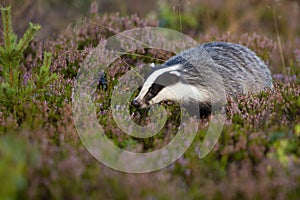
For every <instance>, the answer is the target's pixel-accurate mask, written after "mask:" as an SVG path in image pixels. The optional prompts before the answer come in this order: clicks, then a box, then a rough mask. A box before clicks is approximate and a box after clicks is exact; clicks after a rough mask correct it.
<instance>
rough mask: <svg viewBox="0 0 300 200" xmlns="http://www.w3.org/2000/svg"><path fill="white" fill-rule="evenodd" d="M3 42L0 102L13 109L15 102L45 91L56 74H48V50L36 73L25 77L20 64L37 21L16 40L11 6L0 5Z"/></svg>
mask: <svg viewBox="0 0 300 200" xmlns="http://www.w3.org/2000/svg"><path fill="white" fill-rule="evenodd" d="M1 13H2V23H3V40H4V45H3V46H0V66H1V71H0V78H1V79H0V103H1V104H3V105H4V106H5V107H6V108H7V109H8V110H9V111H12V112H15V111H16V109H17V106H18V105H22V102H24V101H27V100H30V98H31V96H34V95H36V94H39V93H41V92H43V91H44V89H45V87H46V86H47V85H48V84H49V83H50V82H51V81H52V80H54V79H56V78H57V75H56V74H51V75H50V74H49V67H50V64H51V57H52V56H51V53H47V52H45V53H44V60H43V65H42V66H41V67H40V69H39V70H38V72H37V73H35V74H33V75H32V76H31V77H29V78H27V77H26V75H25V70H24V69H22V67H21V61H22V59H23V58H24V51H25V49H26V48H27V47H28V45H29V43H30V42H31V41H32V40H33V37H34V35H35V33H36V32H37V31H38V30H39V29H40V28H41V26H40V25H38V24H32V23H30V24H29V28H28V29H27V30H26V32H25V34H24V35H23V37H22V38H21V39H20V40H19V41H17V35H16V34H15V33H14V32H13V30H12V23H11V9H10V7H5V8H3V7H2V8H1Z"/></svg>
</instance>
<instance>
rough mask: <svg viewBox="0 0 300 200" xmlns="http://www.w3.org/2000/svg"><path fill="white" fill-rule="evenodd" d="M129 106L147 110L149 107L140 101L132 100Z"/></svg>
mask: <svg viewBox="0 0 300 200" xmlns="http://www.w3.org/2000/svg"><path fill="white" fill-rule="evenodd" d="M131 105H133V106H134V107H136V108H147V107H148V106H149V105H148V104H146V103H144V102H142V101H139V100H138V99H134V100H133V101H132V102H131Z"/></svg>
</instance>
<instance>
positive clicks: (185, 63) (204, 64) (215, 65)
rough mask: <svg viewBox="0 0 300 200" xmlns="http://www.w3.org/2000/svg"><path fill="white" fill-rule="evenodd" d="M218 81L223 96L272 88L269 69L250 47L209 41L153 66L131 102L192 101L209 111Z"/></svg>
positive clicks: (143, 105) (143, 104) (139, 104)
mask: <svg viewBox="0 0 300 200" xmlns="http://www.w3.org/2000/svg"><path fill="white" fill-rule="evenodd" d="M211 69H213V70H216V71H217V73H218V74H219V75H220V77H221V78H220V79H222V80H218V79H217V78H216V76H214V75H212V74H211ZM214 79H216V80H214ZM220 81H222V84H223V85H224V88H225V93H226V95H228V96H231V97H233V98H235V97H237V96H238V95H239V94H248V93H254V94H255V93H258V92H260V91H262V90H265V89H266V88H272V87H273V84H272V77H271V73H270V70H269V69H268V67H267V66H266V64H265V63H264V62H263V61H262V60H261V59H260V58H259V57H258V56H257V55H256V54H255V53H254V52H253V51H252V50H250V49H249V48H247V47H245V46H243V45H240V44H234V43H229V42H210V43H204V44H201V45H199V46H197V47H194V48H190V49H187V50H184V51H182V52H181V53H179V54H177V55H175V56H174V57H171V58H170V59H169V60H167V61H166V62H165V63H163V64H162V65H158V66H153V69H152V72H151V73H150V74H149V76H148V77H147V78H146V79H145V82H144V84H143V86H142V87H141V90H140V92H139V94H138V96H137V97H136V98H134V99H133V101H132V102H131V103H132V105H133V106H135V107H136V108H141V109H143V108H149V107H150V106H151V105H153V104H158V103H160V102H162V101H179V102H189V101H194V102H197V103H198V104H199V106H200V108H205V109H206V112H210V110H209V109H210V107H211V104H212V103H215V102H217V101H218V95H217V94H218V89H219V86H220V85H219V84H217V83H218V82H220ZM208 87H210V88H212V89H211V90H213V91H214V92H211V91H209V89H208ZM212 95H214V96H212Z"/></svg>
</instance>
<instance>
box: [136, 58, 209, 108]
mask: <svg viewBox="0 0 300 200" xmlns="http://www.w3.org/2000/svg"><path fill="white" fill-rule="evenodd" d="M206 93H207V92H206ZM206 98H208V97H207V95H205V92H203V91H202V90H201V88H199V87H197V86H195V85H192V84H190V83H189V82H188V81H187V80H186V73H185V72H184V71H183V70H182V66H181V65H180V64H176V65H172V66H164V65H162V66H159V67H154V69H153V72H152V73H151V74H150V75H149V76H148V78H147V79H146V80H145V82H144V84H143V86H142V89H141V91H140V93H139V94H138V96H137V97H136V98H135V99H134V100H133V101H132V105H133V106H135V107H137V108H148V107H149V106H151V105H153V104H157V103H160V102H162V101H166V100H171V101H176V102H186V101H189V100H196V101H201V100H202V101H205V100H206Z"/></svg>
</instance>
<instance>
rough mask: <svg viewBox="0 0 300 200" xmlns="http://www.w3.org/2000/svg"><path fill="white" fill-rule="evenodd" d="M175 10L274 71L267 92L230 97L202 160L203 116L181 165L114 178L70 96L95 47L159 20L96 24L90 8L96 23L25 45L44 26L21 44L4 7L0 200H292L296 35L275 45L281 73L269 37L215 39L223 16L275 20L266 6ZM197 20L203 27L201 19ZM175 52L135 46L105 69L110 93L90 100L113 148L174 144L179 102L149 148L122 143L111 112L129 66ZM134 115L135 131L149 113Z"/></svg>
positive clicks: (298, 164) (296, 173)
mask: <svg viewBox="0 0 300 200" xmlns="http://www.w3.org/2000/svg"><path fill="white" fill-rule="evenodd" d="M164 2H166V1H164ZM178 2H180V1H178ZM182 2H186V4H184V5H185V6H186V8H190V9H191V10H192V11H193V12H195V13H193V16H194V18H195V19H196V21H197V22H199V20H200V21H207V23H206V24H204V26H203V27H205V29H201V26H202V25H201V24H199V23H198V24H197V26H195V24H194V22H193V19H192V21H191V22H190V24H187V23H186V20H188V19H189V17H190V16H189V15H191V12H190V11H189V10H184V9H183V10H182V12H185V13H183V16H182V19H181V21H182V23H183V29H184V30H186V31H187V32H191V33H194V34H196V35H195V39H198V40H199V42H208V41H214V40H217V41H220V40H222V41H230V42H235V43H240V44H244V45H246V46H248V47H249V48H251V49H252V50H253V51H255V52H257V54H258V55H259V56H260V57H262V58H263V60H265V61H266V63H267V64H268V65H269V66H270V69H271V71H272V72H273V80H274V88H273V89H272V90H267V91H264V92H261V93H260V94H256V95H252V94H249V95H241V96H239V97H238V98H236V99H231V98H228V103H227V115H226V116H227V118H226V122H225V125H224V128H223V130H222V134H221V137H220V138H219V141H218V142H217V144H216V145H215V147H214V149H213V150H212V152H211V153H210V154H209V155H208V156H207V157H205V158H203V159H199V158H198V154H199V149H200V144H201V143H202V142H203V138H204V137H205V134H206V130H207V128H208V124H209V119H203V120H202V121H201V123H200V125H199V132H198V134H197V136H196V138H195V140H194V143H193V144H192V146H191V147H190V148H189V149H188V151H187V152H186V153H185V154H184V155H183V156H182V157H181V158H180V159H178V160H177V161H176V162H175V163H173V164H171V165H170V166H168V167H166V168H164V169H162V170H160V171H156V172H152V173H146V174H127V173H122V172H118V171H115V170H113V169H110V168H108V167H106V166H104V165H102V164H100V163H99V162H98V161H97V160H96V159H95V158H94V157H93V156H92V155H90V154H89V152H87V150H86V149H85V147H84V146H83V144H82V143H81V141H80V139H79V136H78V135H77V132H76V128H75V126H74V122H73V117H72V105H71V96H72V87H73V86H74V83H75V77H76V76H77V73H78V70H79V68H80V67H81V66H82V64H83V62H84V59H85V58H86V56H87V54H88V52H89V51H90V50H91V48H92V47H95V46H96V45H97V44H99V42H101V41H103V40H105V39H106V38H108V37H110V36H112V35H114V34H116V33H118V32H122V31H124V30H128V29H132V28H137V27H139V28H141V27H147V26H158V24H159V23H158V21H154V22H153V21H150V20H147V19H141V18H139V17H138V16H137V15H131V16H126V17H122V16H120V15H119V14H101V15H100V14H98V12H97V11H96V9H95V4H93V6H94V7H93V8H94V9H93V13H92V15H91V17H89V18H87V19H86V20H85V21H83V23H78V24H76V25H75V26H74V29H72V28H70V29H68V30H66V31H65V32H63V33H61V34H59V35H57V36H55V37H54V38H52V39H47V40H32V39H33V36H34V34H35V33H36V31H37V30H38V29H39V26H37V25H30V27H29V28H28V30H27V31H26V32H25V34H24V36H23V37H22V39H20V40H19V41H17V37H16V35H14V34H13V31H12V28H11V16H10V9H9V8H2V9H1V11H2V21H3V26H2V29H3V30H2V29H1V30H0V32H1V33H3V34H4V37H3V38H1V39H0V44H1V45H2V46H1V47H0V49H1V50H0V51H1V57H0V61H1V62H0V73H1V74H0V84H1V92H0V97H1V99H0V101H1V102H0V199H139V200H140V199H195V200H198V199H200V200H201V199H205V200H207V199H208V200H210V199H211V200H223V199H225V200H226V199H246V200H252V199H292V200H298V199H299V197H300V148H299V146H300V97H299V94H300V79H299V77H300V76H299V72H300V71H299V69H300V49H299V46H300V44H299V41H300V40H299V35H298V36H297V35H293V36H294V37H297V38H298V39H297V40H295V41H294V40H290V39H289V38H288V37H284V38H282V39H283V41H284V40H286V41H288V42H283V43H282V49H283V52H284V56H285V60H286V66H285V67H286V69H287V70H286V73H285V74H284V73H282V72H283V70H282V69H283V64H282V63H281V62H280V59H279V60H278V58H280V56H279V55H278V54H276V52H277V51H278V44H277V43H276V41H277V40H276V38H274V37H271V36H269V35H267V34H264V32H259V33H250V32H248V33H246V34H241V35H234V34H231V33H227V32H225V31H222V30H224V23H223V22H224V20H225V19H227V18H225V19H224V16H226V15H228V16H231V15H232V13H233V14H234V13H236V14H239V13H242V12H241V8H240V7H241V6H242V7H245V8H247V12H249V13H248V15H247V16H248V17H250V19H251V20H250V22H253V23H255V19H256V16H258V17H259V16H262V15H264V16H263V18H268V19H269V18H270V17H272V15H271V14H270V13H265V14H264V11H265V9H266V7H264V6H262V5H261V4H260V2H261V1H255V0H253V1H249V2H248V1H245V2H244V3H242V4H239V5H236V4H234V2H237V1H221V0H220V1H216V2H215V1H208V0H207V1H205V0H203V1H201V2H203V6H202V7H200V6H197V5H198V4H197V2H199V1H182ZM188 2H191V5H192V6H190V7H189V6H188ZM218 2H219V3H221V4H218ZM229 2H233V3H232V4H233V5H232V6H230V5H228V4H229ZM239 2H242V1H239ZM263 2H265V1H263ZM285 3H286V2H285ZM286 5H287V4H282V7H283V10H286V11H285V13H283V14H282V15H283V16H286V15H289V13H290V12H289V11H290V9H289V7H285V6H286ZM162 6H164V7H163V8H161V10H160V12H161V13H165V14H164V15H163V16H162V19H161V20H169V22H168V21H166V22H168V23H170V24H167V25H166V26H173V27H176V28H178V29H179V30H180V24H177V25H176V23H175V21H172V20H175V19H171V18H170V16H175V14H176V13H173V14H171V12H172V8H171V7H170V5H168V4H164V5H162ZM169 7H170V8H169ZM208 8H213V10H209V9H208ZM218 8H221V9H222V10H218ZM248 8H249V9H248ZM253 10H255V12H254V11H253ZM188 12H190V13H188ZM218 13H220V15H217V14H218ZM202 14H204V15H205V16H206V18H205V17H202V18H201V19H200V17H197V16H203V15H202ZM211 15H212V16H214V18H212V17H210V16H211ZM195 16H196V17H195ZM293 16H294V15H293ZM230 18H231V20H232V21H230V22H227V23H228V24H227V25H232V26H233V28H236V29H238V28H240V27H241V26H239V25H238V24H239V23H235V21H234V20H235V19H234V18H232V17H230ZM170 20H171V21H170ZM236 20H240V18H236ZM225 21H226V20H225ZM267 21H269V20H267ZM91 22H92V23H91ZM241 22H244V21H242V20H241ZM259 22H260V23H264V22H263V21H259ZM209 24H214V25H213V26H217V27H216V29H213V28H211V29H210V31H207V32H206V28H207V27H209ZM236 24H237V25H236ZM225 25H226V24H225ZM227 25H226V26H227ZM279 25H280V24H279ZM211 26H212V25H211ZM259 27H260V26H259ZM260 28H261V27H260ZM262 28H264V27H262ZM295 28H296V27H295ZM199 29H201V31H200V32H201V33H199V35H198V32H199ZM214 30H215V31H214ZM261 30H263V29H261ZM286 31H287V32H288V30H286ZM202 32H203V33H202ZM290 34H293V33H290ZM145 37H146V36H145ZM45 52H48V53H45ZM274 52H275V53H274ZM51 55H52V56H51ZM172 55H173V54H172V52H165V51H163V50H161V49H139V50H137V51H136V52H130V53H128V54H124V55H121V56H120V57H119V59H117V60H116V61H115V62H114V63H112V65H111V66H110V67H109V69H108V70H107V71H105V75H106V78H107V87H106V88H105V89H104V88H99V90H98V91H96V93H95V94H96V95H95V103H96V105H97V109H96V110H95V112H96V115H97V117H98V120H99V124H101V125H102V127H103V129H104V130H105V134H106V136H107V137H108V138H109V139H110V140H111V141H112V142H113V143H115V144H116V145H117V146H119V147H121V148H123V149H126V150H128V151H132V152H151V151H153V150H156V149H160V148H162V147H163V146H165V145H166V144H168V143H169V142H170V141H171V140H172V138H173V137H174V135H175V133H176V131H177V129H178V124H179V123H180V118H179V116H178V115H176V113H178V112H179V109H180V108H179V106H178V105H177V104H175V103H172V102H164V103H163V106H165V108H166V110H167V111H168V113H169V114H170V115H169V118H168V120H167V123H166V124H167V125H166V126H165V127H164V128H163V130H162V131H161V132H160V133H158V134H156V135H155V136H153V137H151V138H147V139H140V138H134V137H131V136H129V135H127V134H125V133H124V132H123V131H122V130H121V129H120V128H119V127H118V126H117V124H116V122H115V121H114V119H113V116H112V113H111V111H110V101H111V93H112V91H113V89H114V86H115V85H116V84H117V83H118V80H119V78H120V77H121V76H122V75H123V74H125V73H126V72H127V71H128V70H130V69H131V68H134V67H139V68H142V67H145V63H151V62H155V63H161V62H163V61H165V60H167V59H168V58H169V57H171V56H172ZM288 64H289V65H288ZM50 65H51V66H50ZM39 66H41V67H39ZM145 68H146V67H145ZM143 69H144V68H143ZM146 71H147V69H145V74H146V73H147V72H146ZM32 96H33V98H32ZM20 108H21V109H20ZM12 111H13V112H12ZM130 113H131V115H132V120H134V122H136V123H138V124H142V125H143V124H146V123H147V122H148V120H149V117H148V116H147V111H144V112H141V111H138V110H136V109H134V108H130Z"/></svg>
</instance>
